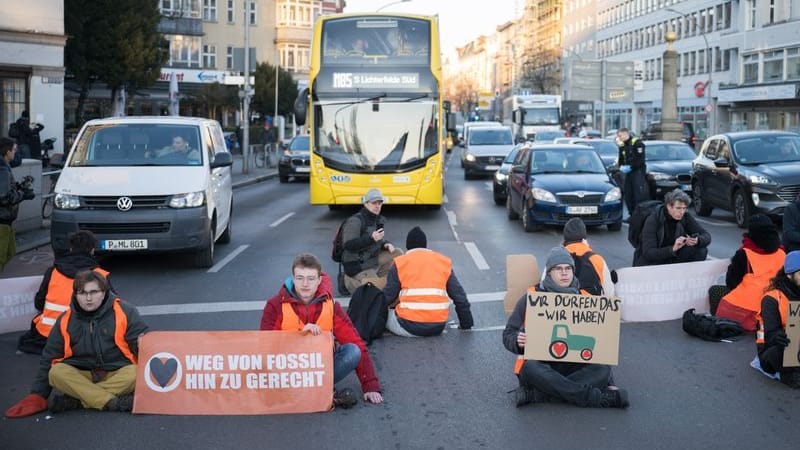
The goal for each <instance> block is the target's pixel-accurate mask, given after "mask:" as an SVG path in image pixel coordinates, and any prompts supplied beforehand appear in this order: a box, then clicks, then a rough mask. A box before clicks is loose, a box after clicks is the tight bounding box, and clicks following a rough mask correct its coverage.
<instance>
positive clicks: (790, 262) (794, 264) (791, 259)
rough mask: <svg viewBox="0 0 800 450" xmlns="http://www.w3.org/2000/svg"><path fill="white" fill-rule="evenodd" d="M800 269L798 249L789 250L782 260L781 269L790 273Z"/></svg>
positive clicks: (799, 252)
mask: <svg viewBox="0 0 800 450" xmlns="http://www.w3.org/2000/svg"><path fill="white" fill-rule="evenodd" d="M798 270H800V250H795V251H793V252H789V254H787V255H786V260H785V261H784V262H783V271H784V272H786V273H787V274H792V273H795V272H797V271H798Z"/></svg>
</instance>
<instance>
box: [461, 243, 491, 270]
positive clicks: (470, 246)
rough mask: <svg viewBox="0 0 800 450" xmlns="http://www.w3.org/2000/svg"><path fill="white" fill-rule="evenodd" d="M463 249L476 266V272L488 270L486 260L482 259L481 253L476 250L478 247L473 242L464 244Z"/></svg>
mask: <svg viewBox="0 0 800 450" xmlns="http://www.w3.org/2000/svg"><path fill="white" fill-rule="evenodd" d="M464 247H466V248H467V252H469V256H471V257H472V260H473V261H475V265H476V266H478V270H489V264H488V263H487V262H486V259H484V258H483V255H482V254H481V251H480V250H478V246H477V245H475V243H474V242H464Z"/></svg>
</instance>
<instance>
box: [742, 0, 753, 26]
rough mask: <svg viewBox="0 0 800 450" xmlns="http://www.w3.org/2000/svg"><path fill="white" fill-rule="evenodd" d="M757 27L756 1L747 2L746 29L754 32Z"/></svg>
mask: <svg viewBox="0 0 800 450" xmlns="http://www.w3.org/2000/svg"><path fill="white" fill-rule="evenodd" d="M755 27H756V0H747V4H746V5H745V16H744V28H745V29H747V30H752V29H753V28H755Z"/></svg>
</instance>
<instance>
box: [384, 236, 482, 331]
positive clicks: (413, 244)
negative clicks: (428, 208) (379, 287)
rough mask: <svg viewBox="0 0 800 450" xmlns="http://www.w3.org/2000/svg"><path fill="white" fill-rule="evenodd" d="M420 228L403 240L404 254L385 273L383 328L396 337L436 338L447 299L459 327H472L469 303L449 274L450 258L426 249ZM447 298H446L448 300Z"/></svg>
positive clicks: (446, 311) (443, 322) (444, 321)
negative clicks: (386, 314)
mask: <svg viewBox="0 0 800 450" xmlns="http://www.w3.org/2000/svg"><path fill="white" fill-rule="evenodd" d="M427 246H428V238H427V237H426V236H425V233H424V232H423V231H422V229H420V227H414V228H412V229H411V231H409V232H408V236H407V237H406V249H407V250H408V251H407V253H406V254H405V255H402V256H398V257H397V258H395V260H394V265H393V266H392V268H391V269H390V270H389V275H388V277H387V281H386V287H384V288H383V294H384V296H385V297H386V299H387V300H388V301H389V302H390V305H391V304H394V305H396V306H394V309H389V317H388V320H387V321H386V327H387V328H388V329H389V331H391V332H392V333H394V334H396V335H398V336H404V337H414V336H438V335H440V334H442V331H444V327H445V325H447V318H448V316H449V315H450V314H449V313H450V298H452V299H453V303H455V305H456V314H458V323H459V328H461V329H462V330H468V329H470V328H472V325H473V320H472V313H471V312H470V305H469V300H468V299H467V293H466V292H464V288H462V287H461V283H459V282H458V278H456V274H455V273H454V272H453V264H452V263H451V261H450V258H448V257H446V256H444V255H442V254H440V253H437V252H435V251H433V250H429V249H428V248H427ZM448 296H449V298H448Z"/></svg>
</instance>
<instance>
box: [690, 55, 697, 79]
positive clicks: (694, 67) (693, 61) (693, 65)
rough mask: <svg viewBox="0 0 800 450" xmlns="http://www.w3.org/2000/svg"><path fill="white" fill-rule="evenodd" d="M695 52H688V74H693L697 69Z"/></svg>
mask: <svg viewBox="0 0 800 450" xmlns="http://www.w3.org/2000/svg"><path fill="white" fill-rule="evenodd" d="M696 62H697V53H696V52H689V75H694V74H695V71H696V70H697V65H696Z"/></svg>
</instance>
